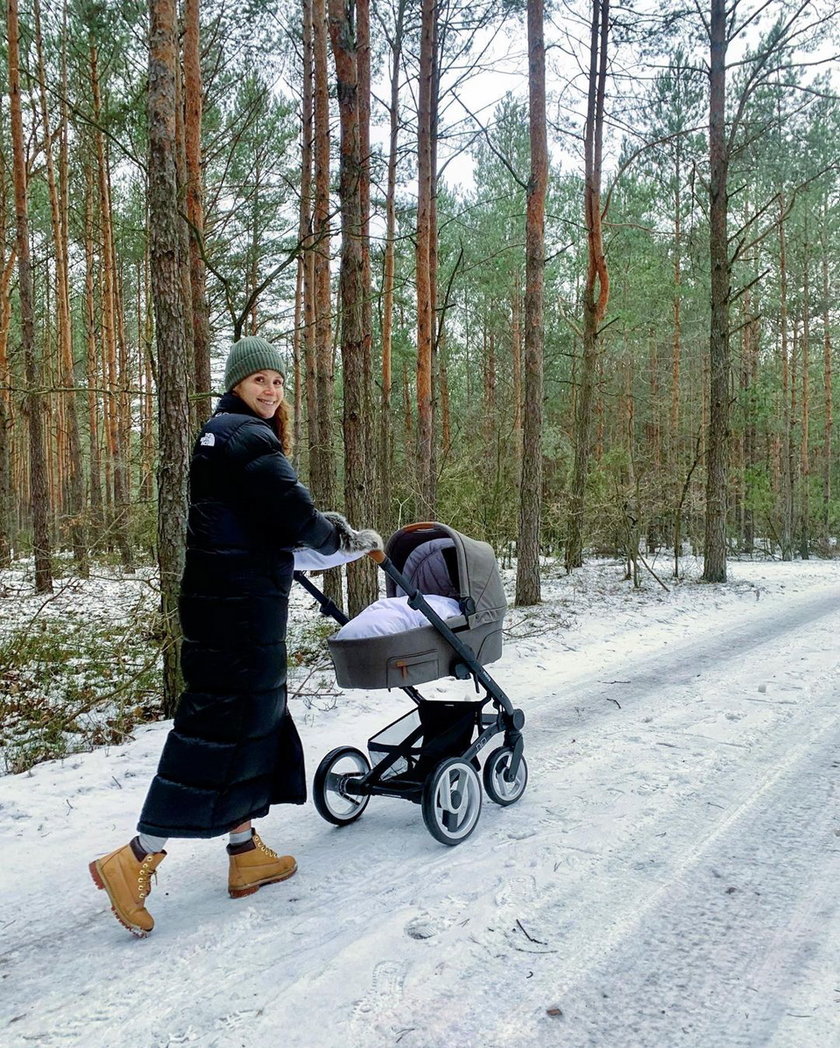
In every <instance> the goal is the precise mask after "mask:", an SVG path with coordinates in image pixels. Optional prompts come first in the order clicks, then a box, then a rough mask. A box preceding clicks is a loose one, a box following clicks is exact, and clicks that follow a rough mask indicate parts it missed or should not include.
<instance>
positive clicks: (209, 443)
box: [199, 433, 216, 448]
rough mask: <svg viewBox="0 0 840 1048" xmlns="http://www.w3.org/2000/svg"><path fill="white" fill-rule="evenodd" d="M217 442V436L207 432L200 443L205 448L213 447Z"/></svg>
mask: <svg viewBox="0 0 840 1048" xmlns="http://www.w3.org/2000/svg"><path fill="white" fill-rule="evenodd" d="M215 443H216V437H215V436H214V435H213V434H212V433H205V434H204V436H203V437H202V438H201V440H199V444H201V446H202V447H204V448H212V447H213V445H214V444H215Z"/></svg>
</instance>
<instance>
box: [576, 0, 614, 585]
mask: <svg viewBox="0 0 840 1048" xmlns="http://www.w3.org/2000/svg"><path fill="white" fill-rule="evenodd" d="M609 18H610V9H609V0H593V2H592V24H591V33H590V45H589V97H588V105H587V115H586V130H585V137H584V156H585V168H586V174H585V186H584V215H585V222H586V231H587V253H588V262H587V270H586V282H585V285H584V289H583V356H582V359H581V362H580V372H579V376H578V388H577V401H576V405H575V458H574V465H573V468H572V485H571V492H570V498H569V534H568V540H567V544H566V570H567V571H571V570H572V569H574V568H579V567H580V566H581V565H582V564H583V523H584V509H585V501H586V479H587V476H588V472H589V455H590V447H591V442H592V405H593V399H594V393H595V378H596V374H597V370H598V354H599V351H600V333H601V332H600V329H601V323H602V322H603V319H604V316H605V314H606V311H607V302H608V301H609V294H610V283H609V274H608V271H607V262H606V258H605V257H604V238H603V228H602V220H603V215H602V213H601V168H602V151H603V129H604V93H605V85H606V76H607V41H608V35H609Z"/></svg>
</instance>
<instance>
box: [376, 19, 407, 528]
mask: <svg viewBox="0 0 840 1048" xmlns="http://www.w3.org/2000/svg"><path fill="white" fill-rule="evenodd" d="M405 4H406V0H397V7H396V11H395V18H394V36H393V39H392V40H390V41H389V45H390V49H391V102H390V106H389V108H388V116H389V122H390V125H389V135H388V176H387V187H386V190H385V258H384V262H383V274H382V399H381V404H380V409H379V498H380V501H379V512H378V514H377V519H378V521H379V524H380V527H386V528H388V529H389V530H390V525H391V513H392V510H391V477H392V474H393V468H394V426H393V420H392V418H391V394H392V391H393V366H392V355H391V354H392V351H391V343H392V338H393V334H392V332H393V326H394V265H395V258H396V231H397V207H396V199H397V149H398V146H399V127H400V114H399V100H400V68H401V61H402V42H403V25H404V19H405Z"/></svg>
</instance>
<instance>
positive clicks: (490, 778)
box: [484, 746, 528, 806]
mask: <svg viewBox="0 0 840 1048" xmlns="http://www.w3.org/2000/svg"><path fill="white" fill-rule="evenodd" d="M512 756H513V750H512V749H511V748H510V746H500V747H499V748H498V749H496V750H493V752H492V753H491V754H490V756H489V757H488V758H487V760H486V761H485V763H484V789H485V790H486V791H487V796H488V797H489V798H490V800H491V801H495V802H496V804H501V805H503V806H507V805H508V804H515V803H516V801H518V800H519V798H520V797H521V796H522V794H523V793H524V792H525V787H526V786H527V785H528V765H527V764H526V763H525V758H524V757H520V758H519V767H518V768H517V771H516V778H515V779H513V780H512V781H510V782H509V781H508V779H507V777H506V776H507V773H508V770H509V769H510V759H511V757H512Z"/></svg>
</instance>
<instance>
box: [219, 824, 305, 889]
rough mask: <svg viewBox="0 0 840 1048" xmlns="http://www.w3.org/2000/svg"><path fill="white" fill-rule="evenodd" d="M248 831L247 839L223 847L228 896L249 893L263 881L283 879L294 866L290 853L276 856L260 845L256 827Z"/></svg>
mask: <svg viewBox="0 0 840 1048" xmlns="http://www.w3.org/2000/svg"><path fill="white" fill-rule="evenodd" d="M252 832H253V837H252V838H251V840H250V841H246V842H245V843H244V844H229V845H228V846H227V851H228V855H229V856H230V872H229V873H228V894H229V895H230V897H231V899H240V898H242V896H243V895H252V894H253V893H254V892H255V891H257V890H258V889H259V888H262V886H263V885H264V884H274V883H276V882H277V881H285V880H286V878H287V877H291V876H292V874H293V873H294V872H295V870H296V869H297V863H296V862H295V860H294V859H293V858H292V856H291V855H277V853H276V852H273V851H272V850H271V848H269V847H267V846H266V845H265V844H263V842H262V841H261V840H260V838H259V834H258V833H257V832H256V830H253V831H252Z"/></svg>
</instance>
